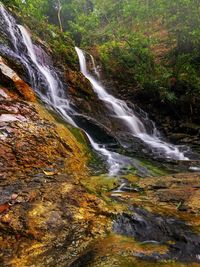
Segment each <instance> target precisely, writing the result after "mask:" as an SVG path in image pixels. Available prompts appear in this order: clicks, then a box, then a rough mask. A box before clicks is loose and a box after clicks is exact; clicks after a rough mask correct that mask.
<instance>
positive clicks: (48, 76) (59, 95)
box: [18, 25, 76, 126]
mask: <svg viewBox="0 0 200 267" xmlns="http://www.w3.org/2000/svg"><path fill="white" fill-rule="evenodd" d="M18 28H19V30H20V32H21V34H22V37H23V41H24V44H25V45H26V47H27V50H28V53H29V56H30V58H31V60H32V62H33V63H34V64H35V66H36V67H37V69H38V70H39V71H40V72H41V73H42V75H43V76H44V78H45V80H46V83H47V87H48V91H47V92H46V94H42V93H41V92H40V91H37V92H38V94H39V96H40V97H41V99H42V100H43V101H44V102H46V103H47V104H50V105H51V106H53V108H54V109H55V110H57V111H58V112H59V113H60V114H61V115H62V116H63V117H64V118H65V119H66V120H67V121H68V122H69V123H70V124H72V125H73V126H76V125H75V123H74V121H73V120H72V118H71V117H70V116H69V115H68V113H69V111H70V106H69V102H68V100H67V98H66V96H65V95H64V88H63V86H62V83H61V82H60V80H59V78H58V77H57V74H56V73H53V71H52V70H50V69H49V68H48V66H45V65H41V64H40V63H39V62H38V60H37V56H36V54H35V50H34V47H33V43H32V41H31V38H30V36H29V34H28V32H27V30H26V29H25V28H24V27H23V26H21V25H18ZM53 74H54V75H53ZM54 76H55V77H54Z"/></svg>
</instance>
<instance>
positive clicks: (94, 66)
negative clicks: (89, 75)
mask: <svg viewBox="0 0 200 267" xmlns="http://www.w3.org/2000/svg"><path fill="white" fill-rule="evenodd" d="M90 58H91V62H92V68H93V71H94V73H95V75H96V76H97V77H98V79H100V74H99V72H98V70H97V67H96V64H95V61H94V57H93V56H92V55H90Z"/></svg>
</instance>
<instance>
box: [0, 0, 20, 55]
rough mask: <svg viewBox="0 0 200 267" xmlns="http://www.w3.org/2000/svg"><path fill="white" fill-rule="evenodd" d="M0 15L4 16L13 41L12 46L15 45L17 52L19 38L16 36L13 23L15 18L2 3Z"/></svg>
mask: <svg viewBox="0 0 200 267" xmlns="http://www.w3.org/2000/svg"><path fill="white" fill-rule="evenodd" d="M0 14H2V16H3V18H4V20H5V22H6V25H7V27H8V30H7V31H8V33H9V34H10V37H11V39H12V44H13V46H14V48H15V50H17V38H16V36H15V32H14V27H13V23H12V19H13V18H12V17H11V16H10V14H9V13H8V12H7V11H6V9H5V8H4V7H3V5H1V3H0Z"/></svg>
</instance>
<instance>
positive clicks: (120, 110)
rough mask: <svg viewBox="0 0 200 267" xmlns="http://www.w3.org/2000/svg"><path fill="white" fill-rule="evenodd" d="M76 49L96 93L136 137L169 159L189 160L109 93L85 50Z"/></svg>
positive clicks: (81, 67)
mask: <svg viewBox="0 0 200 267" xmlns="http://www.w3.org/2000/svg"><path fill="white" fill-rule="evenodd" d="M75 49H76V52H77V55H78V58H79V63H80V69H81V72H82V73H83V75H84V76H85V77H86V78H87V79H88V80H89V81H90V83H91V84H92V86H93V89H94V91H95V93H96V94H97V95H98V97H99V98H100V99H101V100H102V101H104V103H105V104H106V105H107V106H108V108H109V109H110V110H111V112H113V113H114V114H115V116H116V117H117V118H118V119H120V120H121V121H122V122H123V124H124V125H126V126H127V127H128V129H129V131H130V132H131V134H132V135H133V136H134V137H137V138H139V139H141V140H142V141H143V142H144V143H145V144H147V145H148V146H149V147H150V148H151V150H152V152H153V153H158V152H159V153H160V154H162V156H163V157H165V158H168V159H175V160H188V158H187V157H185V156H184V153H183V152H181V151H180V150H179V148H178V147H177V146H174V145H172V144H169V143H167V142H164V141H162V140H161V139H160V136H159V135H158V131H157V130H156V129H153V131H152V132H153V134H151V135H150V134H148V133H147V130H146V127H145V125H144V124H143V122H142V121H141V120H140V119H139V117H137V116H136V115H135V114H134V112H133V110H131V109H130V108H129V107H128V106H127V104H126V103H125V102H124V101H122V100H119V99H117V98H115V97H114V96H112V95H110V94H109V93H107V91H106V90H105V88H104V87H103V86H102V85H101V83H100V82H98V81H97V80H96V79H95V78H94V77H93V76H92V75H91V74H90V73H89V71H88V69H87V62H86V57H85V54H84V52H83V51H82V50H81V49H80V48H78V47H76V48H75ZM153 125H154V124H153ZM154 128H155V127H154Z"/></svg>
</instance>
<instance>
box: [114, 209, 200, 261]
mask: <svg viewBox="0 0 200 267" xmlns="http://www.w3.org/2000/svg"><path fill="white" fill-rule="evenodd" d="M113 230H114V232H116V233H118V234H122V235H126V236H132V237H134V238H135V239H136V240H138V241H140V242H143V243H144V242H145V243H147V242H148V243H154V242H155V243H157V244H165V245H167V246H168V252H167V253H166V254H159V253H154V254H151V255H145V253H141V254H140V255H139V254H138V255H137V256H139V257H141V258H143V259H146V260H167V259H174V260H178V261H183V262H198V263H199V262H200V259H199V257H198V255H199V252H200V235H198V234H196V233H195V232H194V231H192V229H190V227H189V226H187V225H186V224H185V223H184V222H182V221H179V220H176V219H174V218H170V217H164V216H158V215H156V214H151V213H149V212H148V211H145V210H142V209H138V208H136V209H135V208H134V209H133V213H132V215H129V214H122V215H119V216H118V217H117V219H116V222H115V223H114V226H113Z"/></svg>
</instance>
